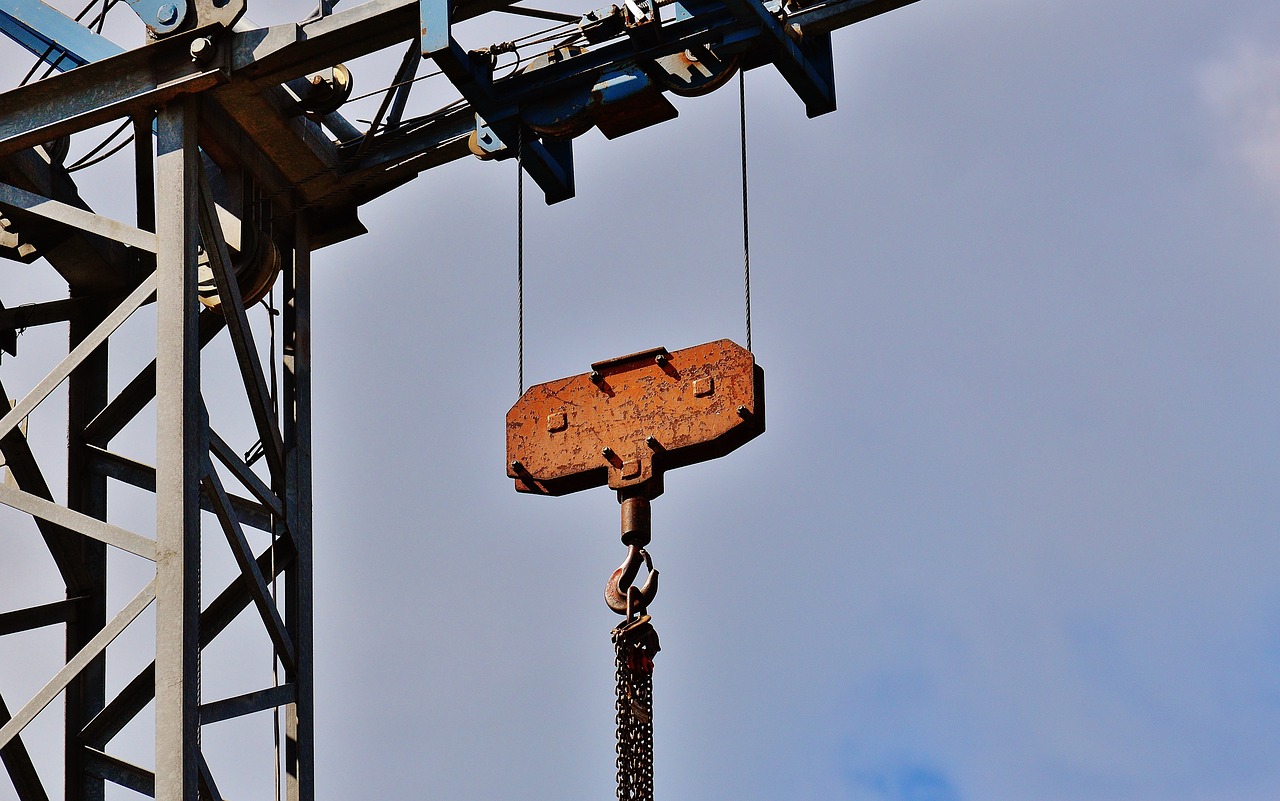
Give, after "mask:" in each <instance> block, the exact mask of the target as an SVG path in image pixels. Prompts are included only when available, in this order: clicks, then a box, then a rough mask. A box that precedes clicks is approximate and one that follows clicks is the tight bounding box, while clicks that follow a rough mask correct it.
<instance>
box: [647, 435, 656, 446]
mask: <svg viewBox="0 0 1280 801" xmlns="http://www.w3.org/2000/svg"><path fill="white" fill-rule="evenodd" d="M644 444H645V445H648V446H649V447H650V448H656V447H658V438H657V437H655V436H653V435H652V434H650V435H649V436H647V437H645V438H644Z"/></svg>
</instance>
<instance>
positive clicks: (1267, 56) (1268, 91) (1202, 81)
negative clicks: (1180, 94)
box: [1196, 42, 1280, 194]
mask: <svg viewBox="0 0 1280 801" xmlns="http://www.w3.org/2000/svg"><path fill="white" fill-rule="evenodd" d="M1196 83H1197V89H1198V91H1199V95H1200V99H1201V101H1202V102H1203V103H1204V105H1205V107H1206V108H1207V109H1208V110H1209V112H1210V113H1211V114H1212V115H1213V116H1214V117H1215V118H1216V122H1217V124H1218V126H1219V130H1220V132H1221V135H1222V136H1223V139H1224V144H1225V146H1226V148H1227V150H1228V152H1229V154H1230V155H1231V157H1232V158H1233V159H1235V160H1237V161H1239V162H1240V163H1241V164H1242V165H1243V166H1244V167H1245V168H1246V169H1247V170H1248V171H1249V172H1250V173H1251V174H1252V175H1253V177H1254V178H1255V179H1257V180H1258V181H1259V183H1260V184H1262V185H1263V186H1264V187H1266V188H1267V189H1268V190H1270V191H1272V192H1275V193H1277V194H1280V44H1270V45H1267V44H1263V43H1260V42H1242V43H1240V44H1238V45H1237V46H1236V47H1235V49H1234V50H1233V51H1232V52H1231V53H1229V54H1227V55H1225V56H1222V57H1220V58H1217V59H1215V60H1213V61H1210V62H1208V63H1207V64H1205V65H1203V66H1202V67H1201V69H1200V70H1199V71H1198V74H1197V76H1196Z"/></svg>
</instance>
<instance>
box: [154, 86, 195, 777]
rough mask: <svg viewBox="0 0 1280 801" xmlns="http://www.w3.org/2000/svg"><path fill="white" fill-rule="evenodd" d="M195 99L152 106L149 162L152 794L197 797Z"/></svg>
mask: <svg viewBox="0 0 1280 801" xmlns="http://www.w3.org/2000/svg"><path fill="white" fill-rule="evenodd" d="M196 109H197V105H196V102H195V100H194V98H184V99H181V100H178V101H176V102H174V103H172V104H171V105H169V106H167V107H166V108H164V109H163V110H162V111H161V112H160V116H159V129H160V140H159V146H158V148H157V152H158V156H157V161H156V184H157V187H156V198H157V204H156V205H157V214H156V235H157V236H158V237H159V241H160V252H159V254H158V256H157V258H156V274H157V275H158V276H159V283H158V286H157V288H156V306H157V335H156V385H157V386H158V387H159V388H160V391H158V392H157V393H156V556H157V558H156V682H155V687H156V690H155V693H156V697H155V701H156V731H155V736H156V744H155V748H156V798H157V799H159V801H196V793H197V792H198V785H199V753H200V683H199V682H200V629H199V620H200V504H199V492H200V470H201V463H202V461H203V455H204V451H205V450H206V448H205V447H204V444H203V436H202V432H203V429H204V421H203V419H202V406H201V402H200V348H199V346H198V338H197V337H198V332H197V327H196V316H197V308H198V305H199V304H198V302H197V299H196V298H197V295H196V284H197V278H196V238H197V235H198V232H199V219H198V204H199V188H198V185H197V182H198V175H199V173H198V169H197V165H198V163H199V158H200V156H199V153H198V151H197V149H196V123H197V111H196Z"/></svg>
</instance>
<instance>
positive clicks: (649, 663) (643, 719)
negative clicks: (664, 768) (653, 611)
mask: <svg viewBox="0 0 1280 801" xmlns="http://www.w3.org/2000/svg"><path fill="white" fill-rule="evenodd" d="M613 642H614V648H615V652H616V656H615V659H614V665H615V667H616V669H617V700H616V701H615V702H614V709H615V710H616V711H617V715H616V717H615V720H616V721H617V724H618V745H617V752H618V759H617V766H618V801H653V655H654V654H656V653H657V652H658V635H657V632H655V631H654V630H653V626H652V625H651V624H650V623H649V616H648V615H643V616H641V617H640V618H637V619H636V620H634V621H632V622H631V623H628V624H624V625H623V626H619V627H618V628H616V629H614V630H613Z"/></svg>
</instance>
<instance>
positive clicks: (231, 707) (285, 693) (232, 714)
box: [200, 684, 294, 726]
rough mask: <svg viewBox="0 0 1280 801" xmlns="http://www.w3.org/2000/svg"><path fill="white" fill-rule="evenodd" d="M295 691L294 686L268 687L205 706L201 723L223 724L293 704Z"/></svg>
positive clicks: (202, 710)
mask: <svg viewBox="0 0 1280 801" xmlns="http://www.w3.org/2000/svg"><path fill="white" fill-rule="evenodd" d="M293 689H294V688H293V685H292V684H281V685H280V686H278V687H268V688H266V689H265V690H256V691H254V692H251V693H245V694H244V695H237V696H235V697H234V698H224V699H222V700H221V701H214V702H212V703H209V704H205V705H204V706H202V707H200V723H201V724H203V725H205V726H208V725H209V724H210V723H221V722H222V721H224V720H231V719H232V718H238V717H243V716H244V715H252V714H253V713H254V712H262V711H264V710H267V709H275V708H276V707H281V706H284V705H285V704H291V703H293V702H294V693H293Z"/></svg>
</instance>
